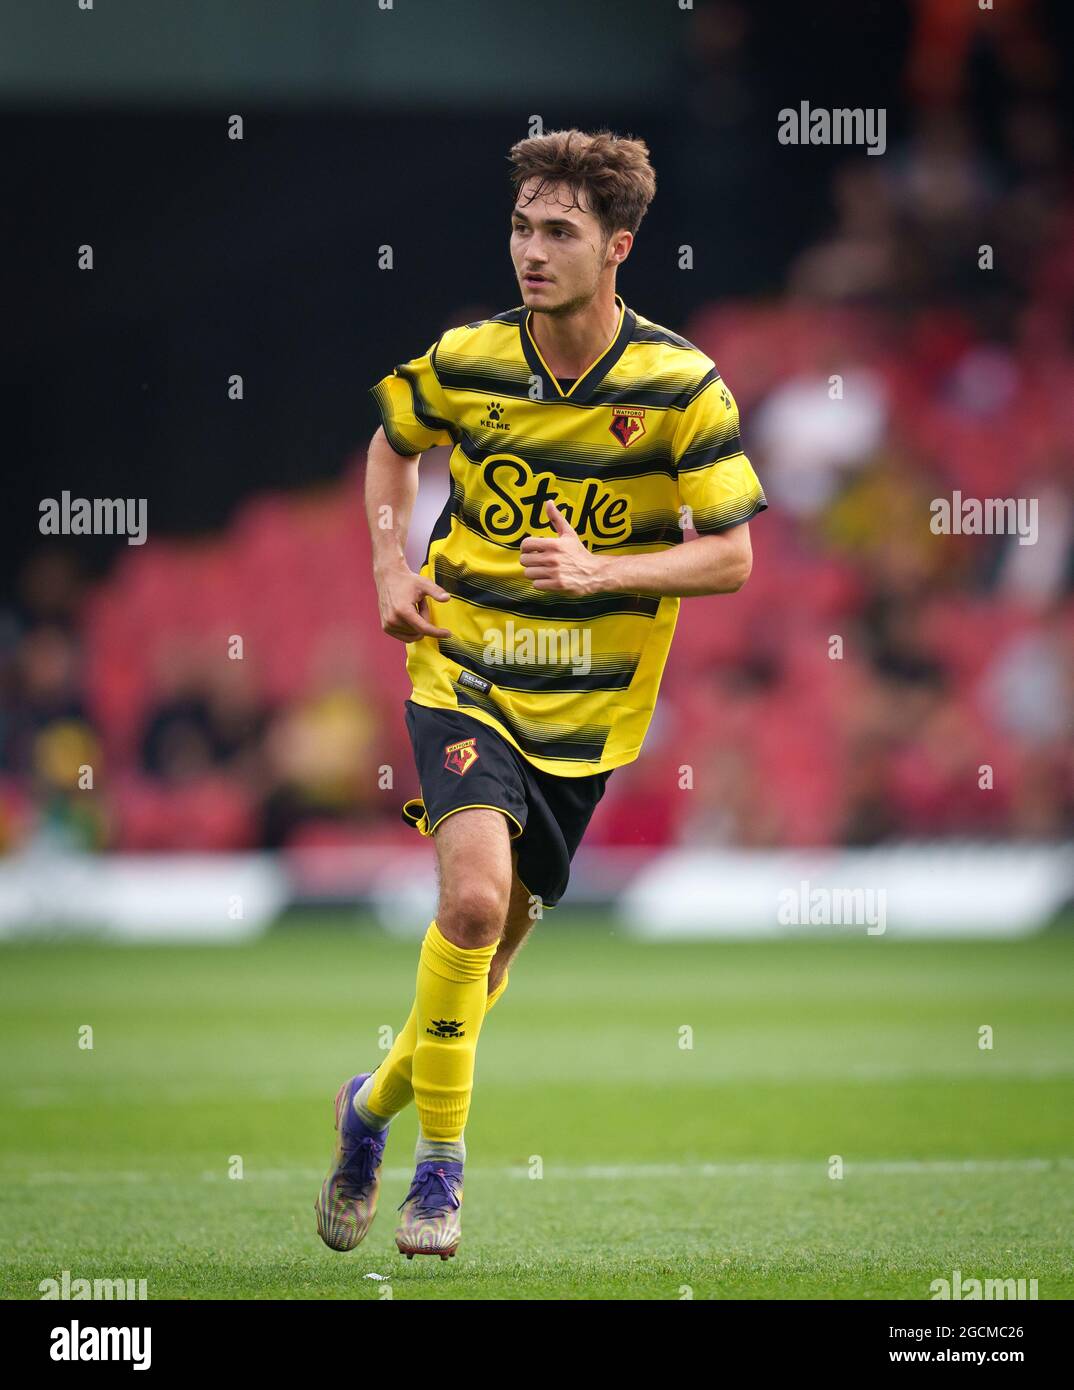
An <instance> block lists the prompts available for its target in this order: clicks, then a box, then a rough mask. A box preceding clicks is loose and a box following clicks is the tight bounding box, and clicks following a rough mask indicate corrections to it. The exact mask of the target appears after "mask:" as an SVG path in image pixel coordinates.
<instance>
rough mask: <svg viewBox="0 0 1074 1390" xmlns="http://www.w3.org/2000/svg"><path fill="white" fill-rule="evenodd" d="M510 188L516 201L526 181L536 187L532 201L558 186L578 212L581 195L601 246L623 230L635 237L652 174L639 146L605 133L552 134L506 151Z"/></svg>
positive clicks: (642, 143)
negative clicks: (597, 225) (596, 225)
mask: <svg viewBox="0 0 1074 1390" xmlns="http://www.w3.org/2000/svg"><path fill="white" fill-rule="evenodd" d="M507 157H508V159H509V160H510V161H511V164H512V165H513V166H514V167H513V168H512V170H511V182H512V184H513V185H514V189H515V198H516V200H517V198H518V195H519V193H520V192H521V189H522V186H523V184H525V182H526V181H527V179H532V178H538V179H540V180H541V182H540V184H539V185H538V186H537V188H536V189H535V190H534V192H533V196H532V198H530V199H529V200H528V201H530V202H532V201H533V198H537V197H540V196H541V194H542V193H544V192H546V191H549V190H551V189H552V188H554V187H556V186H557V185H560V184H562V185H563V186H564V187H565V188H567V189H569V190H570V192H571V195H572V197H573V199H574V201H573V203H572V204H571V206H573V207H579V206H580V204H579V201H578V196H579V193H580V192H582V191H583V190H584V191H585V194H586V201H587V202H588V204H589V211H591V212H592V213H593V214H594V216H595V217H596V218H597V220H598V222H599V223H600V225H601V228H602V230H603V231H604V236H605V240H607V239H608V238H610V237H612V236H613V235H614V234H615V233H616V232H618V231H622V230H623V229H624V228H625V229H626V230H627V231H628V232H636V231H637V230H638V228H639V226H640V225H641V219H642V218H643V217H644V216H645V214H646V212H647V211H648V208H649V204H650V203H651V202H652V200H653V196H654V194H655V193H656V174H655V173H654V172H653V167H652V165H651V164H650V163H649V147H648V146H647V145H646V143H645V141H644V140H635V139H634V138H633V137H632V136H629V135H627V136H621V135H615V134H613V133H612V132H611V131H610V130H599V131H596V132H594V133H592V134H590V133H587V132H586V131H583V130H552V131H549V132H548V133H547V134H546V135H534V136H531V137H530V138H529V139H528V140H520V141H519V142H518V144H517V145H512V146H511V152H510V154H509V155H508V156H507Z"/></svg>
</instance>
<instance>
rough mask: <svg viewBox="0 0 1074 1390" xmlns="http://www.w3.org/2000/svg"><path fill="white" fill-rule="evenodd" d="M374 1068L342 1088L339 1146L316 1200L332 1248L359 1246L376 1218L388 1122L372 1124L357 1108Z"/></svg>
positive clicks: (319, 1228) (320, 1227)
mask: <svg viewBox="0 0 1074 1390" xmlns="http://www.w3.org/2000/svg"><path fill="white" fill-rule="evenodd" d="M372 1074H373V1073H372V1072H368V1071H364V1072H361V1073H360V1074H359V1075H358V1076H353V1077H351V1079H350V1080H349V1081H344V1083H343V1085H342V1086H341V1087H340V1088H339V1090H338V1092H337V1093H336V1136H337V1137H336V1151H335V1154H334V1156H333V1165H332V1170H331V1172H330V1173H329V1174H328V1176H327V1177H326V1178H325V1180H324V1182H323V1183H322V1184H321V1192H320V1196H319V1197H318V1198H317V1200H316V1201H315V1202H314V1204H313V1210H314V1211H315V1212H316V1213H317V1234H318V1235H319V1236H320V1237H321V1239H322V1240H323V1241H324V1243H325V1245H327V1246H328V1247H329V1248H330V1249H332V1250H353V1249H354V1247H355V1246H356V1245H357V1244H358V1243H359V1241H361V1240H363V1239H364V1238H365V1235H366V1232H367V1231H368V1230H369V1227H370V1226H371V1225H372V1223H373V1217H374V1216H375V1215H376V1211H377V1198H378V1196H379V1193H380V1165H381V1160H382V1159H383V1157H384V1143H385V1141H386V1139H387V1137H388V1127H387V1126H385V1127H384V1128H383V1129H381V1130H372V1129H369V1128H367V1126H366V1125H365V1124H364V1123H363V1122H362V1121H361V1120H360V1119H359V1118H358V1116H357V1115H356V1114H355V1112H354V1105H353V1101H354V1095H355V1092H356V1091H357V1090H358V1088H359V1087H360V1086H361V1085H362V1083H363V1082H364V1081H365V1080H366V1078H367V1077H369V1076H372Z"/></svg>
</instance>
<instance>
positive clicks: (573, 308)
mask: <svg viewBox="0 0 1074 1390" xmlns="http://www.w3.org/2000/svg"><path fill="white" fill-rule="evenodd" d="M555 293H556V292H555V291H554V290H552V289H546V290H537V291H534V290H529V289H523V291H522V302H523V304H525V306H526V308H527V309H532V310H533V312H534V313H535V314H536V313H540V314H548V315H549V317H550V318H560V317H562V316H563V315H565V314H577V313H578V312H579V311H580V310H581V309H584V308H585V307H586V305H587V304H589V303H590V301H591V300H592V298H593V296H592V295H576V296H575V297H574V298H573V299H566V298H562V297H557V298H553V295H554V294H555Z"/></svg>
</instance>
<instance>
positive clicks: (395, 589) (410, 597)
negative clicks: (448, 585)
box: [375, 565, 451, 642]
mask: <svg viewBox="0 0 1074 1390" xmlns="http://www.w3.org/2000/svg"><path fill="white" fill-rule="evenodd" d="M375 578H376V583H377V601H378V603H379V606H380V625H381V628H382V629H383V630H384V631H385V632H386V633H387V634H388V636H389V637H397V638H398V639H399V641H400V642H418V641H420V640H421V639H422V638H423V637H450V636H451V633H450V632H449V631H448V630H447V628H446V627H433V625H432V624H431V623H430V622H429V608H428V600H429V598H430V597H431V598H434V599H436V601H437V602H438V603H447V601H448V600H449V599H450V598H451V595H450V594H448V593H445V592H444V590H443V589H442V588H441V587H440V585H439V584H434V583H433V581H432V580H431V579H426V578H424V576H423V575H420V574H415V573H414V571H413V570H411V569H408V568H407V567H406V566H405V565H399V566H398V567H396V568H394V569H390V570H381V571H380V572H378V573H377V574H376V576H375Z"/></svg>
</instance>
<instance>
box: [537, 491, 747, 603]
mask: <svg viewBox="0 0 1074 1390" xmlns="http://www.w3.org/2000/svg"><path fill="white" fill-rule="evenodd" d="M545 505H546V512H547V515H548V518H549V520H550V521H551V522H552V525H553V526H554V527H555V528H556V534H555V535H554V536H548V537H544V536H541V537H537V536H527V537H526V539H525V540H524V541H523V542H522V546H521V552H520V558H521V561H522V568H523V571H524V572H525V574H526V575H527V576H528V577H529V579H530V580H532V582H533V587H534V588H535V589H553V590H555V591H556V592H558V593H565V594H576V595H579V596H581V595H585V594H618V593H631V594H657V595H663V594H669V595H672V596H675V597H679V598H688V597H690V596H692V595H699V594H733V593H735V592H737V590H739V589H741V588H742V586H743V584H745V582H746V580H747V579H748V578H749V577H750V570H751V569H752V567H753V550H752V548H751V546H750V528H749V523H748V522H745V521H744V522H742V523H741V524H740V525H738V526H732V527H730V528H728V530H726V531H721V532H719V533H718V534H717V535H712V536H698V537H697V539H696V540H692V541H687V542H686V543H685V544H684V545H680V546H677V547H676V548H675V549H674V550H664V551H660V552H659V553H658V554H655V555H594V554H593V553H592V552H591V551H589V550H587V549H586V548H585V546H584V545H583V544H582V542H581V541H580V540H579V539H578V536H577V534H576V532H575V531H574V530H572V528H571V526H570V524H569V523H568V522H567V521H566V519H565V518H564V516H563V514H562V513H561V512H560V510H559V508H558V507H557V506H556V505H555V503H554V502H548V503H546V504H545Z"/></svg>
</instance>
